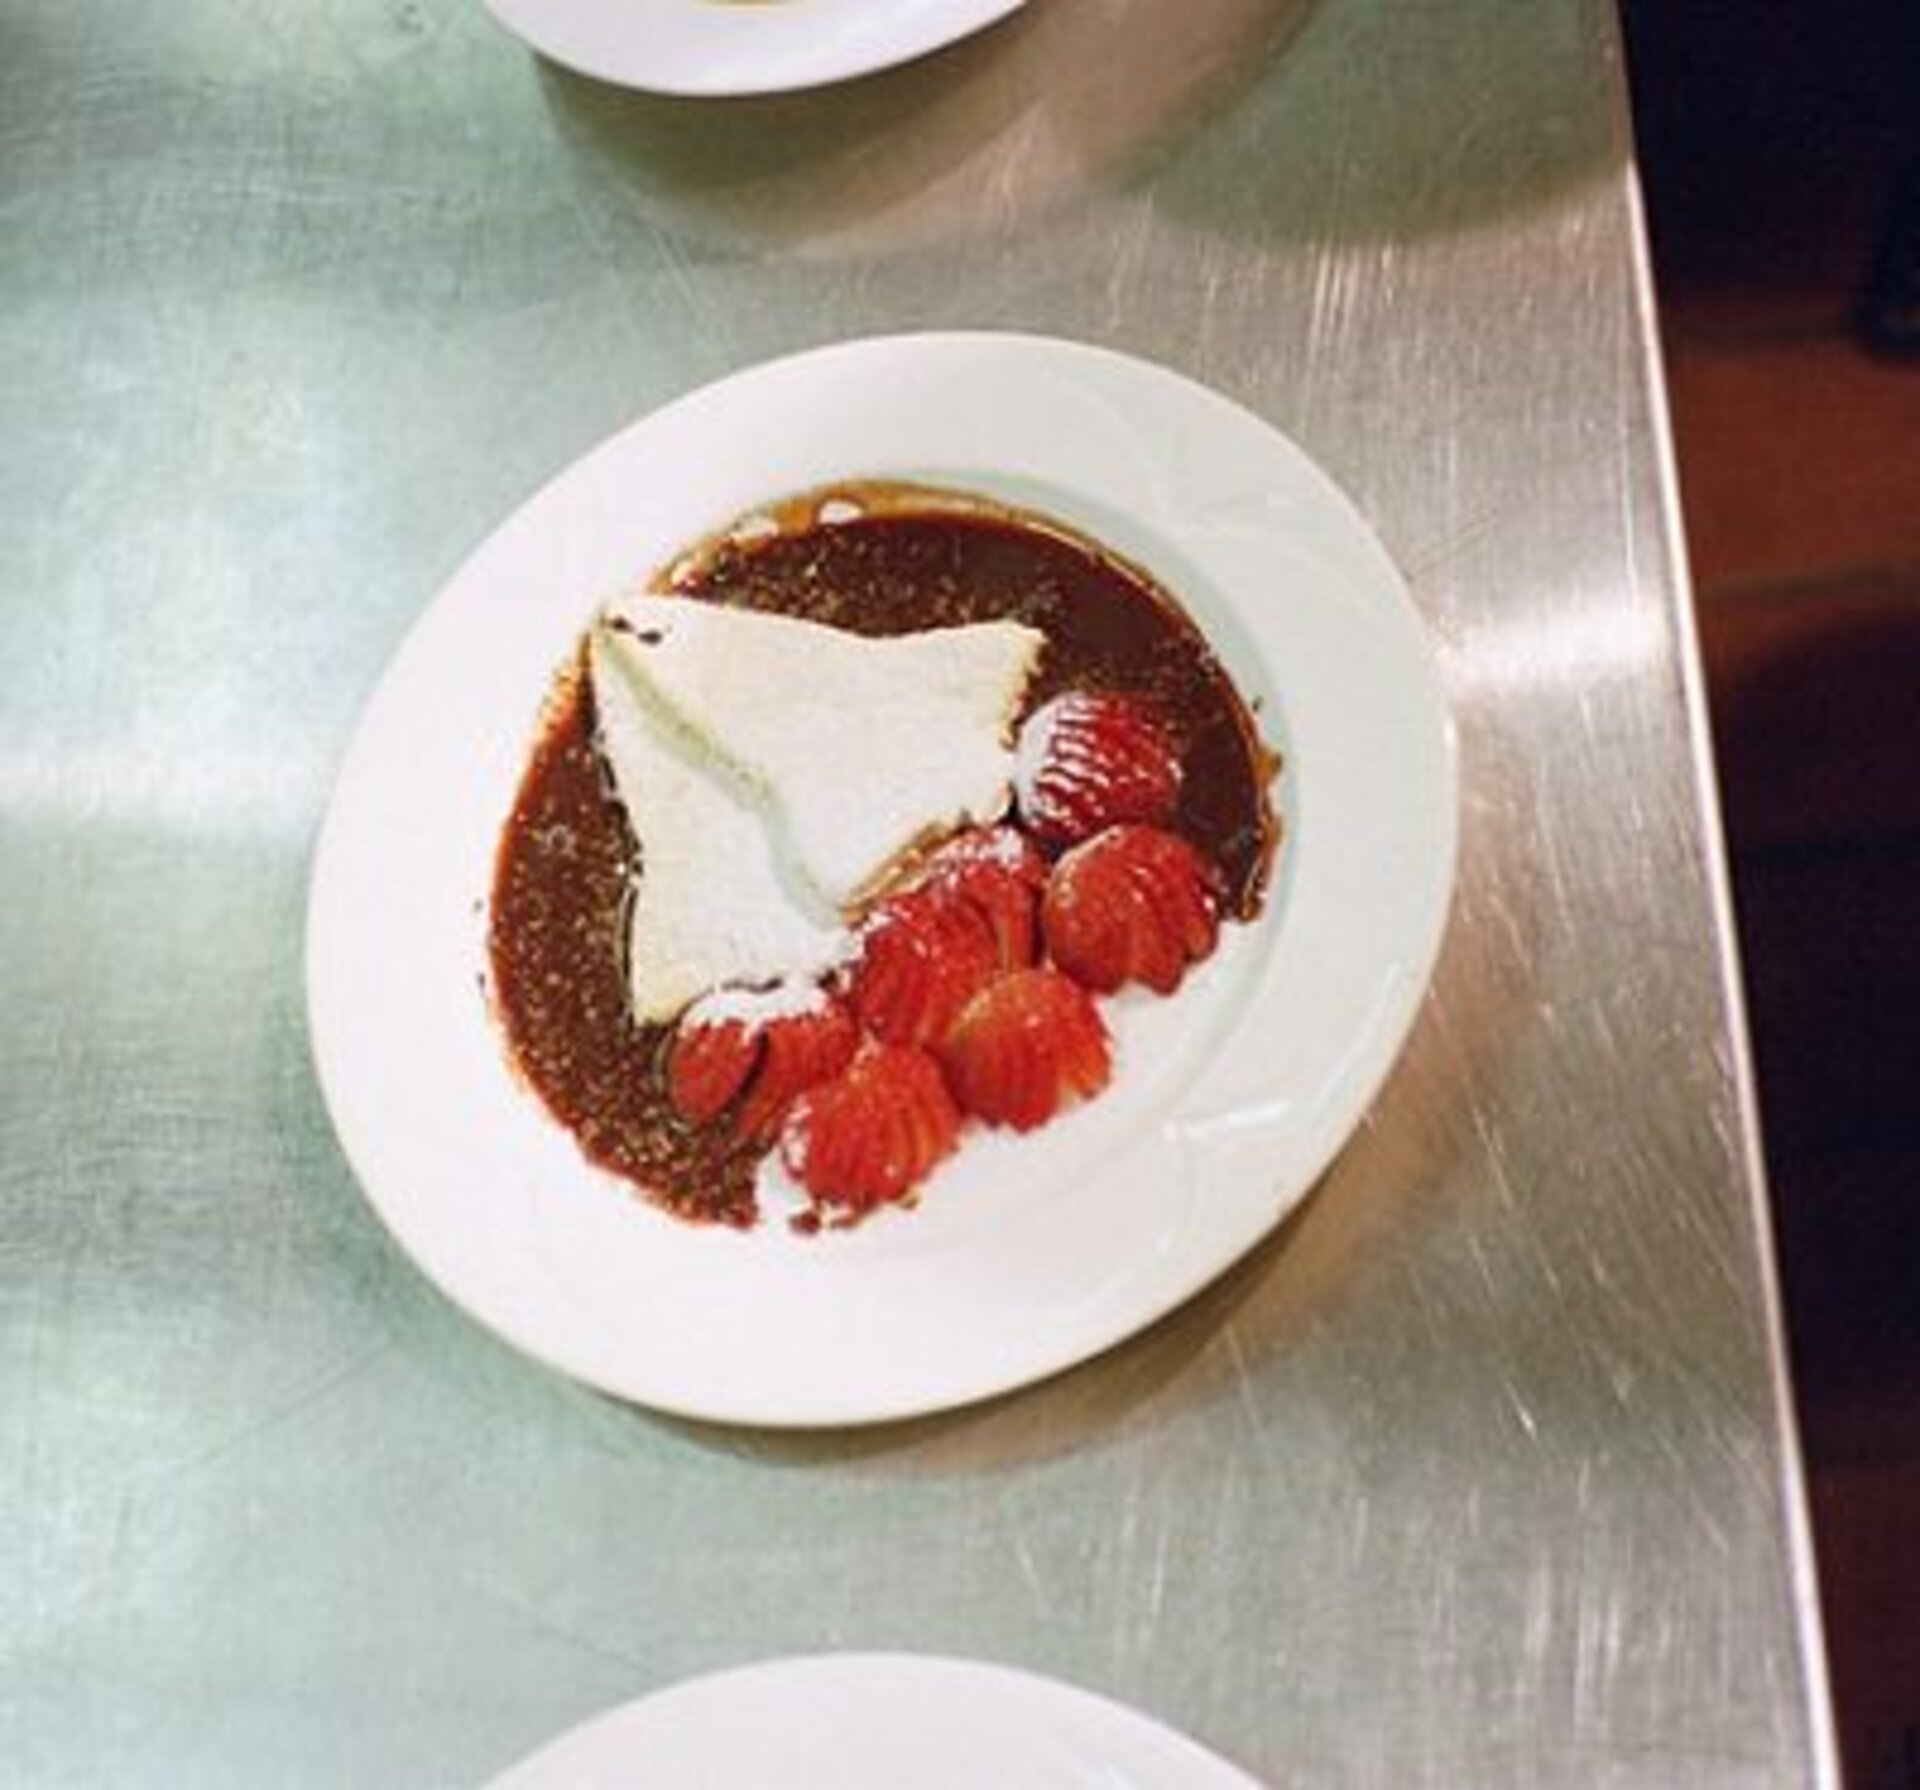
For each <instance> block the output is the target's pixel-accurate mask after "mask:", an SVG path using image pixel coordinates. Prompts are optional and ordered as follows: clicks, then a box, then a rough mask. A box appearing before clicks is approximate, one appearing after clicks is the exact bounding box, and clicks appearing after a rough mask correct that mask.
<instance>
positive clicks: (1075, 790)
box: [1013, 690, 1180, 846]
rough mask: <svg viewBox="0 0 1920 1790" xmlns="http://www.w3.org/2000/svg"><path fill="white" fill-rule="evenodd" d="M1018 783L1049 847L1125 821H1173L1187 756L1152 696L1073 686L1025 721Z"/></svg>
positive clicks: (1027, 814)
mask: <svg viewBox="0 0 1920 1790" xmlns="http://www.w3.org/2000/svg"><path fill="white" fill-rule="evenodd" d="M1013 787H1014V798H1015V800H1016V801H1017V802H1018V804H1019V808H1020V814H1021V817H1022V818H1023V819H1024V820H1025V821H1026V823H1027V825H1028V826H1029V827H1031V828H1032V829H1033V833H1034V836H1035V837H1036V838H1037V839H1039V841H1040V842H1041V843H1042V844H1043V845H1048V846H1062V845H1072V844H1074V843H1075V842H1076V841H1077V840H1081V839H1088V838H1091V837H1092V836H1093V835H1094V834H1095V833H1097V832H1099V831H1100V829H1101V828H1102V827H1109V826H1114V825H1116V824H1118V823H1120V822H1123V821H1136V822H1148V823H1152V824H1155V825H1157V824H1159V823H1160V822H1162V821H1164V820H1166V819H1167V818H1168V817H1169V816H1170V815H1171V814H1172V813H1173V807H1174V803H1175V802H1176V801H1177V800H1178V799H1179V795H1180V755H1179V753H1178V752H1177V751H1176V750H1175V746H1174V740H1173V735H1172V733H1171V732H1170V731H1169V730H1168V727H1167V725H1166V723H1165V722H1164V721H1163V720H1162V719H1161V717H1160V715H1159V713H1158V711H1157V710H1156V709H1155V708H1154V707H1153V706H1152V704H1151V703H1149V702H1148V701H1147V700H1146V699H1145V698H1144V697H1139V696H1125V695H1121V694H1119V693H1117V692H1114V691H1102V690H1068V691H1065V692H1064V693H1063V694H1061V695H1059V696H1056V697H1054V698H1053V700H1052V701H1051V702H1046V703H1042V704H1041V706H1040V707H1039V708H1037V709H1036V710H1035V711H1034V712H1033V713H1032V714H1031V715H1029V716H1028V717H1027V720H1026V723H1025V725H1023V726H1022V727H1021V729H1020V738H1019V740H1018V742H1017V745H1016V750H1015V755H1014V775H1013Z"/></svg>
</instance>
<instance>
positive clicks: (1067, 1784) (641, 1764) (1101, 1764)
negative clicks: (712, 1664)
mask: <svg viewBox="0 0 1920 1790" xmlns="http://www.w3.org/2000/svg"><path fill="white" fill-rule="evenodd" d="M909 1785H910V1786H912V1790H981V1787H982V1786H985V1785H992V1786H995V1787H996V1790H1254V1780H1253V1779H1252V1778H1249V1777H1247V1776H1245V1775H1243V1774H1242V1773H1241V1772H1239V1771H1237V1770H1235V1769H1234V1768H1233V1767H1232V1766H1230V1765H1228V1764H1227V1763H1226V1762H1225V1761H1224V1760H1222V1759H1220V1758H1219V1757H1217V1756H1216V1755H1215V1754H1213V1753H1210V1752H1207V1751H1205V1750H1204V1749H1202V1748H1201V1747H1199V1746H1197V1745H1195V1744H1194V1742H1192V1741H1191V1740H1188V1739H1186V1738H1184V1737H1183V1736H1182V1735H1179V1734H1176V1733H1174V1732H1173V1731H1172V1730H1171V1729H1169V1728H1165V1727H1162V1726H1161V1725H1160V1724H1159V1723H1158V1722H1155V1721H1152V1720H1150V1719H1149V1718H1148V1717H1146V1716H1144V1715H1140V1714H1137V1713H1136V1712H1135V1711H1133V1710H1131V1709H1128V1708H1126V1707H1124V1706H1123V1705H1121V1704H1119V1703H1114V1702H1111V1701H1109V1700H1108V1699H1107V1698H1105V1697H1098V1696H1095V1695H1094V1694H1093V1693H1091V1692H1090V1691H1083V1690H1078V1689H1076V1688H1074V1687H1073V1686H1070V1685H1065V1684H1061V1683H1058V1682H1056V1681H1055V1680H1052V1679H1047V1678H1038V1677H1035V1676H1033V1675H1032V1674H1030V1673H1026V1672H1015V1671H1011V1670H1009V1669H1007V1668H1006V1667H1003V1666H987V1665H979V1664H976V1663H974V1662H972V1661H967V1660H950V1659H935V1658H931V1657H926V1656H922V1655H917V1654H884V1653H874V1654H860V1653H847V1654H822V1655H818V1656H815V1657H811V1658H803V1659H787V1660H772V1661H768V1662H766V1663H764V1664H761V1665H755V1666H744V1667H741V1668H739V1669H737V1670H735V1671H730V1672H719V1673H715V1674H714V1675H713V1676H711V1677H708V1678H698V1679H695V1680H693V1681H692V1682H690V1683H687V1684H682V1685H675V1686H673V1687H672V1688H670V1689H668V1690H664V1691H660V1692H657V1693H656V1694H654V1695H653V1696H650V1697H643V1698H641V1699H639V1700H638V1701H637V1702H633V1703H629V1704H626V1705H625V1706H623V1707H622V1708H619V1709H616V1710H614V1711H612V1712H611V1713H609V1714H607V1715H603V1716H600V1717H597V1718H596V1719H595V1720H593V1721H590V1722H587V1723H585V1724H584V1725H583V1726H581V1727H579V1728H577V1729H575V1730H574V1731H573V1732H572V1733H570V1734H567V1735H564V1736H563V1737H562V1738H561V1739H559V1740H557V1741H555V1742H553V1743H552V1744H551V1745H550V1746H547V1747H544V1748H542V1749H541V1750H540V1751H539V1752H537V1753H535V1754H534V1755H533V1756H532V1757H531V1758H528V1759H525V1760H523V1761H522V1762H521V1763H520V1764H518V1765H516V1766H514V1767H513V1768H512V1769H511V1770H509V1771H508V1772H507V1773H506V1774H505V1775H504V1776H502V1777H500V1778H498V1779H496V1780H495V1781H494V1784H493V1786H492V1790H615V1787H616V1786H618V1790H904V1787H905V1786H909Z"/></svg>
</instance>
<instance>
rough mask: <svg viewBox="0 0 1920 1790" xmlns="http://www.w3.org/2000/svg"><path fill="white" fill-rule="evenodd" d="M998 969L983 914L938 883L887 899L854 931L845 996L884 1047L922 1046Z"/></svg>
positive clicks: (935, 1036)
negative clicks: (855, 948)
mask: <svg viewBox="0 0 1920 1790" xmlns="http://www.w3.org/2000/svg"><path fill="white" fill-rule="evenodd" d="M999 969H1000V946H999V943H998V941H997V940H996V938H995V936H994V929H993V927H992V925H991V924H990V923H989V922H988V920H987V918H986V916H985V914H983V913H982V912H981V910H980V909H979V908H978V907H977V906H976V905H975V904H974V903H973V902H971V901H969V900H967V899H966V898H965V897H963V896H961V895H960V894H958V893H957V892H956V891H954V890H953V889H950V888H945V887H942V886H941V885H940V884H938V883H929V884H926V885H925V886H923V887H920V888H915V889H909V890H907V891H906V893H904V894H901V895H891V896H889V897H888V898H887V899H886V900H884V901H882V902H881V903H880V904H879V905H878V906H877V907H875V908H874V910H873V912H872V913H871V914H869V915H868V916H867V919H866V922H865V924H864V925H863V926H862V927H861V936H860V956H859V958H858V960H857V961H856V962H855V963H854V966H853V969H852V971H851V973H850V974H849V977H848V981H847V998H848V999H849V1000H850V1001H851V1002H852V1004H853V1010H854V1012H855V1013H856V1014H857V1015H858V1016H859V1019H860V1023H861V1024H862V1025H864V1026H865V1027H866V1028H867V1030H868V1031H870V1032H872V1033H873V1034H874V1036H875V1037H877V1038H879V1039H881V1040H882V1041H884V1042H885V1043H888V1044H928V1043H931V1042H933V1041H934V1040H936V1039H938V1038H941V1037H944V1036H945V1034H946V1030H947V1028H948V1027H949V1026H950V1025H952V1024H953V1021H954V1018H955V1016H956V1015H957V1014H958V1013H959V1011H960V1009H961V1008H962V1007H964V1006H965V1005H966V1004H967V1002H968V1001H969V1000H971V999H972V998H973V996H974V994H975V993H976V992H977V991H978V990H979V989H980V988H981V987H982V986H983V985H984V984H985V983H987V982H988V981H990V980H991V979H992V978H993V976H994V975H995V974H997V973H998V971H999Z"/></svg>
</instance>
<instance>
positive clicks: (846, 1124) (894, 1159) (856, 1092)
mask: <svg viewBox="0 0 1920 1790" xmlns="http://www.w3.org/2000/svg"><path fill="white" fill-rule="evenodd" d="M959 1139H960V1112H959V1109H958V1108H957V1107H956V1106H955V1105H954V1104H953V1096H952V1095H951V1094H950V1093H948V1091H947V1084H946V1082H945V1081H944V1080H943V1079H942V1077H941V1074H940V1066H939V1064H937V1063H936V1062H935V1061H934V1060H933V1058H932V1057H930V1056H929V1055H928V1054H927V1053H926V1052H925V1051H924V1050H918V1049H915V1048H914V1047H913V1046H911V1045H902V1044H875V1045H870V1046H868V1047H867V1048H865V1049H863V1050H862V1051H861V1052H860V1054H859V1055H858V1056H856V1057H855V1058H854V1059H853V1061H852V1062H851V1063H849V1064H848V1065H847V1067H846V1068H845V1069H843V1070H842V1071H841V1072H840V1073H839V1074H838V1075H837V1076H835V1077H834V1078H833V1079H832V1080H831V1081H824V1082H821V1083H819V1084H818V1085H816V1086H814V1087H812V1088H809V1089H808V1090H807V1092H806V1093H804V1094H802V1095H801V1096H800V1098H799V1099H798V1100H796V1101H795V1102H794V1103H793V1107H792V1110H791V1111H790V1112H789V1113H788V1114H787V1122H786V1125H785V1127H784V1128H783V1129H782V1131H781V1133H780V1157H781V1160H782V1161H783V1162H784V1163H785V1164H786V1167H787V1172H788V1173H789V1174H790V1175H792V1176H793V1178H794V1179H795V1180H796V1181H798V1182H799V1183H800V1185H801V1186H802V1187H804V1188H805V1189H806V1190H807V1192H808V1193H809V1194H810V1195H811V1196H812V1197H813V1199H814V1200H815V1202H816V1203H818V1204H820V1205H825V1206H837V1207H841V1208H843V1209H845V1210H847V1211H850V1212H855V1213H858V1212H866V1211H870V1210H871V1209H872V1208H873V1207H875V1206H878V1205H882V1204H884V1203H885V1202H887V1201H889V1200H898V1199H902V1198H904V1197H905V1196H906V1195H907V1194H908V1193H910V1192H911V1191H912V1190H913V1189H914V1188H915V1187H916V1186H918V1185H919V1184H920V1182H922V1181H923V1180H925V1179H926V1177H927V1176H928V1175H929V1174H930V1173H931V1172H932V1171H933V1169H934V1168H935V1166H936V1165H937V1164H939V1163H940V1162H942V1161H944V1160H945V1158H946V1157H948V1156H949V1155H951V1154H952V1153H953V1150H954V1147H955V1145H956V1144H957V1143H958V1142H959Z"/></svg>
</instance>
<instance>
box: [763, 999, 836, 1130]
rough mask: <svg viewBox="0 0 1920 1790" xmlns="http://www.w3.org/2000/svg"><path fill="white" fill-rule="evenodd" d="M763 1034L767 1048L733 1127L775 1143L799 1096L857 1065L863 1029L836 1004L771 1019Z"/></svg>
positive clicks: (831, 1001) (832, 1002)
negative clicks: (856, 1059) (856, 1057)
mask: <svg viewBox="0 0 1920 1790" xmlns="http://www.w3.org/2000/svg"><path fill="white" fill-rule="evenodd" d="M762 1035H763V1036H764V1038H765V1040H766V1048H765V1051H764V1053H763V1054H762V1056H761V1058H760V1068H759V1070H758V1072H757V1073H756V1074H755V1075H754V1078H753V1088H752V1091H751V1092H750V1093H749V1094H748V1095H747V1099H746V1104H745V1105H744V1106H742V1107H741V1109H740V1116H739V1118H738V1120H736V1121H735V1123H736V1124H737V1126H738V1128H739V1131H740V1134H741V1136H743V1137H750V1138H763V1139H765V1140H767V1141H768V1142H771V1141H772V1139H773V1137H774V1134H775V1133H776V1132H778V1131H779V1129H780V1121H781V1120H782V1119H784V1118H785V1117H786V1116H787V1109H788V1108H789V1107H790V1106H791V1105H792V1104H793V1103H794V1101H795V1100H796V1099H798V1098H799V1096H800V1095H802V1094H804V1093H805V1092H806V1091H807V1089H808V1088H810V1087H812V1086H814V1084H815V1083H816V1082H823V1081H827V1080H830V1079H831V1078H832V1077H834V1076H836V1075H838V1074H839V1073H840V1071H841V1070H842V1069H844V1068H846V1066H847V1065H848V1064H849V1063H850V1062H852V1061H853V1053H854V1050H855V1048H856V1047H857V1046H858V1044H859V1042H860V1027H859V1026H858V1024H856V1023H855V1021H854V1017H853V1015H852V1014H851V1013H849V1012H848V1011H847V1010H846V1008H845V1007H843V1006H842V1005H841V1004H840V1003H839V1002H838V1001H835V1000H828V1001H827V1002H825V1004H824V1005H822V1006H820V1007H816V1008H814V1009H812V1010H810V1011H808V1012H804V1013H786V1014H782V1015H781V1016H780V1017H779V1018H777V1019H770V1020H768V1021H767V1022H766V1024H765V1026H764V1027H763V1028H762Z"/></svg>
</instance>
